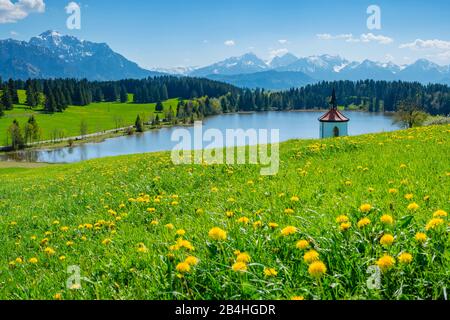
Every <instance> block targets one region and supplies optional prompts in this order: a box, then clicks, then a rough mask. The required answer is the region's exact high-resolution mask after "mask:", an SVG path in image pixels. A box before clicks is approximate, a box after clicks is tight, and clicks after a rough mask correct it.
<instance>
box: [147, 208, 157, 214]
mask: <svg viewBox="0 0 450 320" xmlns="http://www.w3.org/2000/svg"><path fill="white" fill-rule="evenodd" d="M147 212H149V213H154V212H156V209H155V208H148V209H147Z"/></svg>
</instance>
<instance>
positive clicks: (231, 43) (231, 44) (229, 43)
mask: <svg viewBox="0 0 450 320" xmlns="http://www.w3.org/2000/svg"><path fill="white" fill-rule="evenodd" d="M224 45H226V46H227V47H233V46H235V45H236V42H234V40H227V41H225V42H224Z"/></svg>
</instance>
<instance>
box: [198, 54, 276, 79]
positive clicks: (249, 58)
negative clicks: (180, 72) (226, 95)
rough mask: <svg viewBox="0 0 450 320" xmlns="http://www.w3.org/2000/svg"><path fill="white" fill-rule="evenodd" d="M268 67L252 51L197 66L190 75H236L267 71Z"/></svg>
mask: <svg viewBox="0 0 450 320" xmlns="http://www.w3.org/2000/svg"><path fill="white" fill-rule="evenodd" d="M269 69H270V67H269V66H268V65H267V64H266V62H264V61H263V60H262V59H260V58H258V57H257V56H256V55H255V54H253V53H247V54H244V55H243V56H240V57H232V58H229V59H226V60H223V61H220V62H218V63H215V64H213V65H210V66H207V67H204V68H199V69H197V70H194V71H193V72H191V73H190V75H191V76H197V77H204V76H208V75H213V74H220V75H236V74H248V73H255V72H261V71H267V70H269Z"/></svg>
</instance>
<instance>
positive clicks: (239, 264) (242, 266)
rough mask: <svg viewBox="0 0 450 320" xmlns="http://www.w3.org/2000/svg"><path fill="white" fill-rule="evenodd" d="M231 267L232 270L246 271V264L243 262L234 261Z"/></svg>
mask: <svg viewBox="0 0 450 320" xmlns="http://www.w3.org/2000/svg"><path fill="white" fill-rule="evenodd" d="M231 268H232V269H233V271H234V272H245V271H247V264H245V263H244V262H236V263H235V264H233V266H232V267H231Z"/></svg>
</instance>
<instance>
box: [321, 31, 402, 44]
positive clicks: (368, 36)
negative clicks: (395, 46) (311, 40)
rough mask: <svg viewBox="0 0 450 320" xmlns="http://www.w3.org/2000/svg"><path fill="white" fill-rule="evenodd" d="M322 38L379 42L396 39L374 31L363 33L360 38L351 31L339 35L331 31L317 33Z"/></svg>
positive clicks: (389, 41) (390, 41)
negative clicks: (332, 33)
mask: <svg viewBox="0 0 450 320" xmlns="http://www.w3.org/2000/svg"><path fill="white" fill-rule="evenodd" d="M317 38H318V39H320V40H345V41H346V42H353V43H354V42H364V43H368V42H378V43H379V44H390V43H392V42H394V39H392V38H389V37H386V36H383V35H374V34H373V33H363V34H362V35H361V36H359V38H355V37H353V34H351V33H343V34H338V35H331V34H329V33H321V34H318V35H317Z"/></svg>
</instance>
